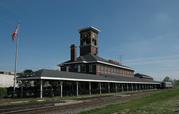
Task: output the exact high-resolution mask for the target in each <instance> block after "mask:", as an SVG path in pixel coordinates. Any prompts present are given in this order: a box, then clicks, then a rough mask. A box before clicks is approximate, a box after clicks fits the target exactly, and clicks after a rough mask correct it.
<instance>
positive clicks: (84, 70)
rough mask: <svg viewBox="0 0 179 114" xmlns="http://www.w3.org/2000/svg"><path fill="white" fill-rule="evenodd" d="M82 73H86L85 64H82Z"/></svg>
mask: <svg viewBox="0 0 179 114" xmlns="http://www.w3.org/2000/svg"><path fill="white" fill-rule="evenodd" d="M81 71H82V72H86V65H85V64H82V65H81Z"/></svg>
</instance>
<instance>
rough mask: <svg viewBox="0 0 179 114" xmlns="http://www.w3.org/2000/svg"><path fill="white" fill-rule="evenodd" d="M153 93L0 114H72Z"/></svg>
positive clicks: (15, 109) (7, 110) (22, 108)
mask: <svg viewBox="0 0 179 114" xmlns="http://www.w3.org/2000/svg"><path fill="white" fill-rule="evenodd" d="M149 93H152V92H140V93H133V94H129V95H123V96H121V95H114V96H103V97H94V98H89V99H85V100H76V101H74V102H72V103H66V104H65V103H64V104H63V103H47V104H38V105H27V106H26V105H24V106H19V107H18V106H17V107H4V108H3V109H0V114H44V113H45V114H72V113H77V112H81V111H85V110H90V109H94V108H100V107H104V106H106V105H109V104H112V103H115V102H125V101H128V100H131V99H136V98H139V97H142V96H148V95H150V94H149Z"/></svg>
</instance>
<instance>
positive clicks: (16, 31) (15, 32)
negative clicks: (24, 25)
mask: <svg viewBox="0 0 179 114" xmlns="http://www.w3.org/2000/svg"><path fill="white" fill-rule="evenodd" d="M19 26H20V25H19V24H18V25H17V26H16V30H15V31H14V32H13V33H12V40H13V41H15V40H16V38H17V34H18V32H19Z"/></svg>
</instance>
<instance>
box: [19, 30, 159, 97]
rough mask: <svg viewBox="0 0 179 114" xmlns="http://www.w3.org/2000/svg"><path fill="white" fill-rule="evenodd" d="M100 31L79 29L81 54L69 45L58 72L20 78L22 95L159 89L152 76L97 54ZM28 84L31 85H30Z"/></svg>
mask: <svg viewBox="0 0 179 114" xmlns="http://www.w3.org/2000/svg"><path fill="white" fill-rule="evenodd" d="M99 32H100V30H99V29H97V28H94V27H87V28H83V29H80V30H79V34H80V46H79V48H80V55H79V56H78V55H77V46H76V45H75V44H72V45H71V46H70V59H69V60H67V61H65V62H63V63H60V64H58V67H59V70H49V69H41V70H39V71H36V72H35V73H34V74H33V76H30V77H20V78H18V82H19V83H20V85H21V96H40V97H41V98H42V97H43V96H61V97H63V96H74V95H76V96H78V95H83V94H89V95H91V94H102V93H110V92H123V91H139V90H146V89H157V88H159V87H160V82H157V81H154V80H153V78H152V77H150V76H146V75H145V76H144V75H141V76H140V75H139V74H137V75H134V72H135V71H134V69H132V68H130V67H128V66H126V65H123V64H121V63H120V62H118V61H114V60H112V59H110V60H108V59H105V58H103V57H100V56H99V54H98V34H99ZM27 82H28V83H27Z"/></svg>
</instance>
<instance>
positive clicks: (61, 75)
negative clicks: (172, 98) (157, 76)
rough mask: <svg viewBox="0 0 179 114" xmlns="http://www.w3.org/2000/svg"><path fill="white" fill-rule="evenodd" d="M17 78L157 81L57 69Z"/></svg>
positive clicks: (121, 81) (124, 81)
mask: <svg viewBox="0 0 179 114" xmlns="http://www.w3.org/2000/svg"><path fill="white" fill-rule="evenodd" d="M18 79H19V80H28V79H51V80H71V81H91V82H120V83H157V84H158V83H159V82H156V81H151V80H142V79H140V78H136V77H124V76H113V75H100V76H98V75H93V74H84V73H74V72H64V71H58V70H48V69H42V70H39V71H37V72H35V74H34V75H33V76H31V77H26V78H18Z"/></svg>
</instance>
